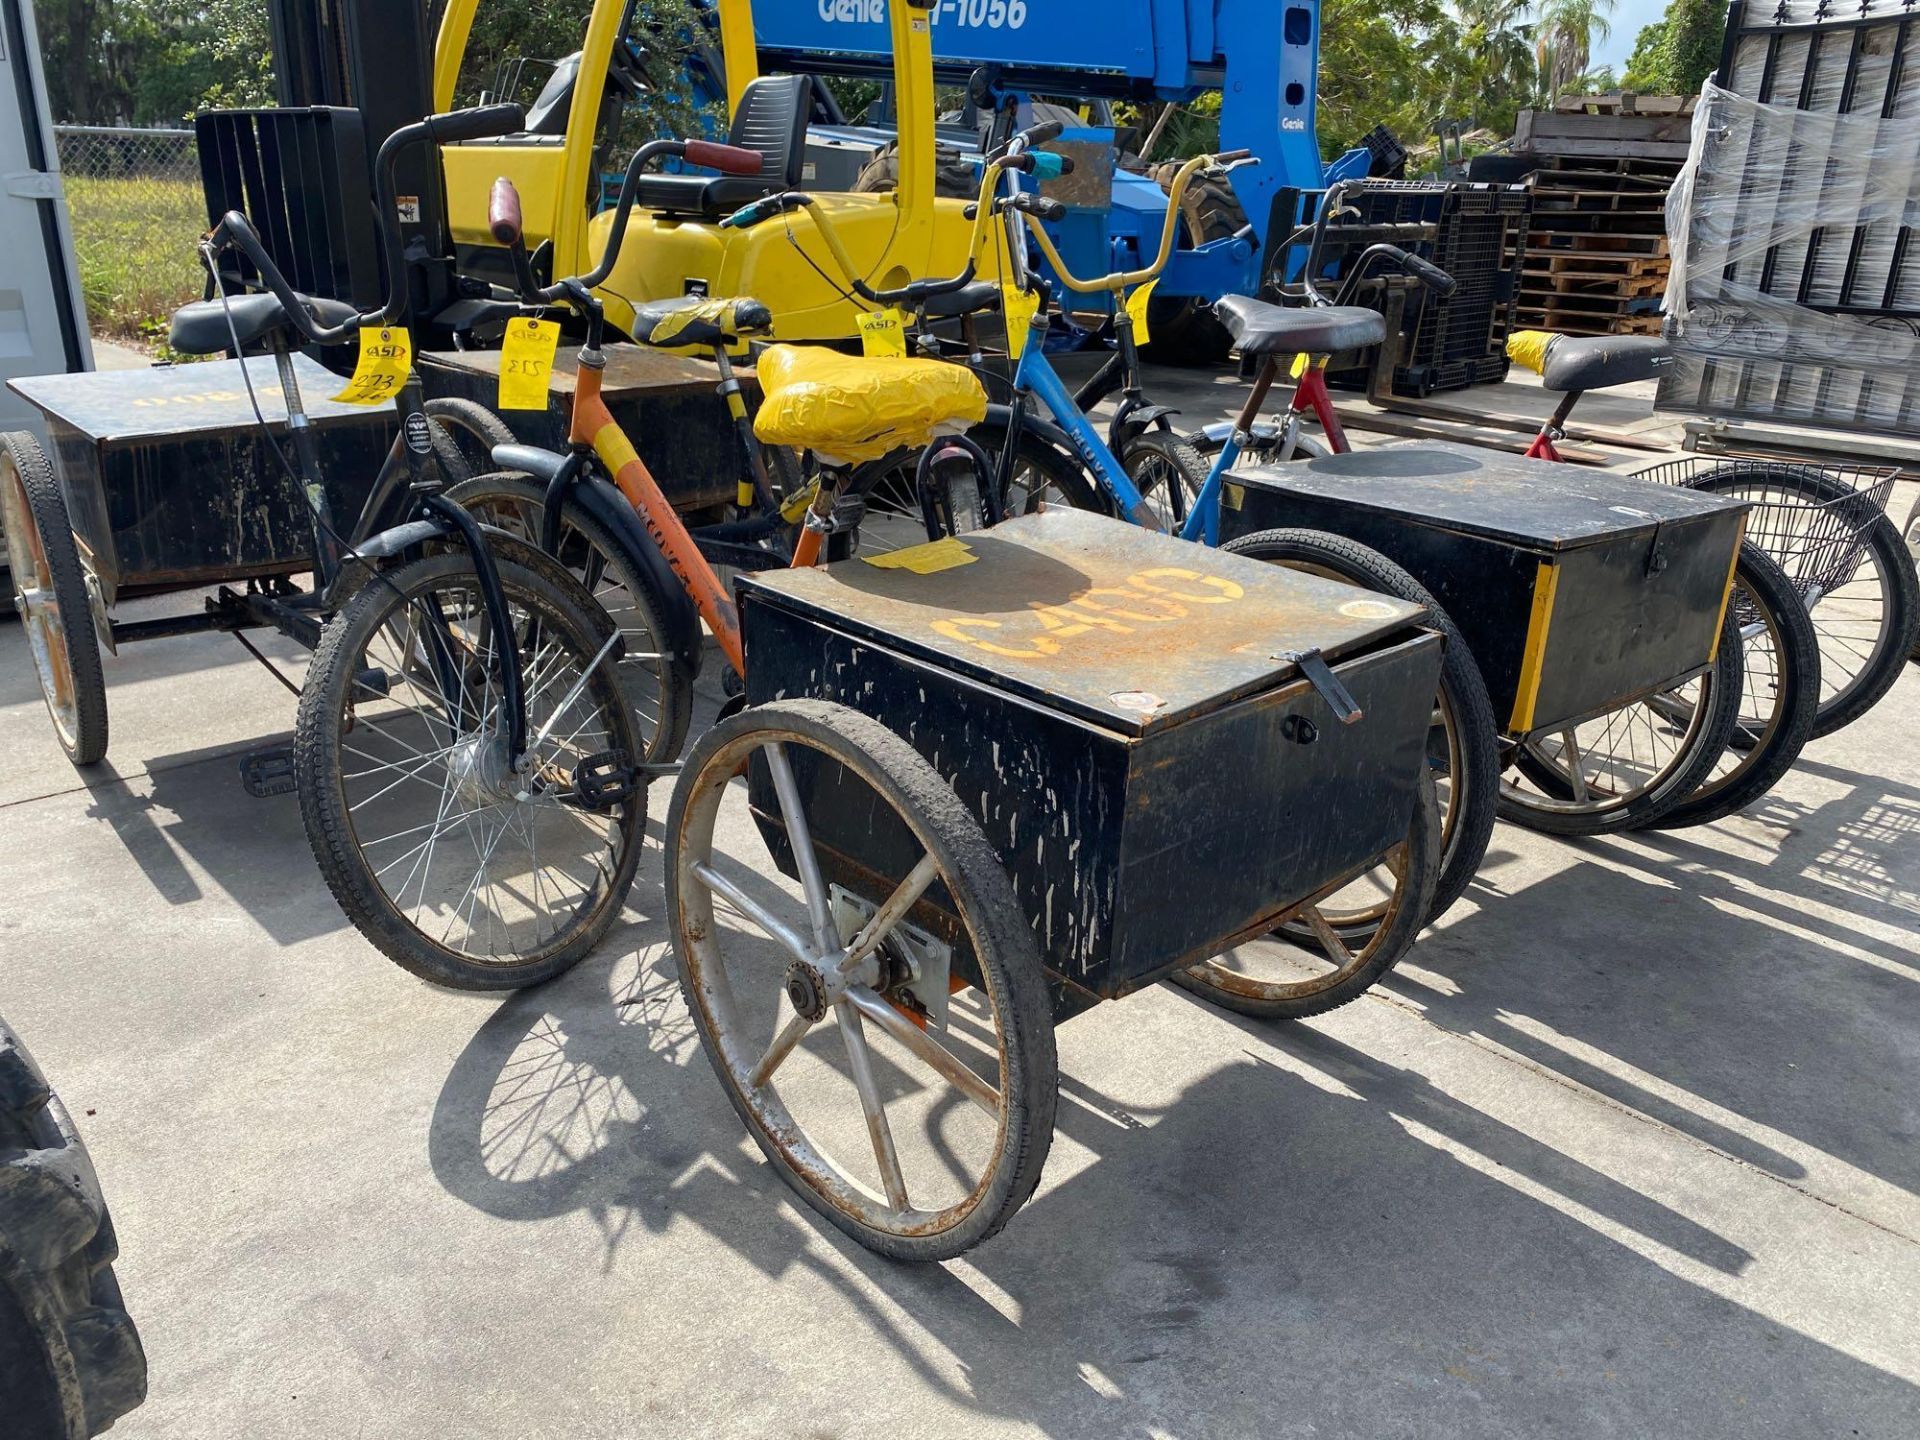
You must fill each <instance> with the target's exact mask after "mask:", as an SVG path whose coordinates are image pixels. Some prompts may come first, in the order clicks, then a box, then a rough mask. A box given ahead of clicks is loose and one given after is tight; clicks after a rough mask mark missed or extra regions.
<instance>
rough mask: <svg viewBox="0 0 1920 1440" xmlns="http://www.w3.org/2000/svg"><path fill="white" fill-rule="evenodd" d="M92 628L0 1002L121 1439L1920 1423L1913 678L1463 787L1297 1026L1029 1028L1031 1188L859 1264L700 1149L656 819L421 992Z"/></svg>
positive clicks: (1187, 1008) (166, 658) (1155, 1002)
mask: <svg viewBox="0 0 1920 1440" xmlns="http://www.w3.org/2000/svg"><path fill="white" fill-rule="evenodd" d="M1230 400H1231V392H1228V393H1227V394H1226V395H1224V396H1223V402H1224V403H1230ZM1222 408H1224V404H1223V407H1222ZM1190 418H1194V419H1196V420H1197V419H1198V418H1202V417H1200V416H1198V415H1192V416H1191V417H1190ZM278 653H280V654H281V655H282V656H283V657H284V658H286V659H287V660H288V662H289V663H290V664H291V665H293V666H294V667H295V668H296V672H297V665H298V660H297V657H296V656H295V655H294V654H293V652H291V651H290V650H288V649H286V648H285V647H281V649H280V650H279V651H278ZM108 664H109V677H110V683H111V685H112V692H111V704H112V707H113V723H114V735H115V739H114V744H113V748H112V750H111V752H110V764H111V766H112V767H113V768H112V769H111V770H110V771H105V772H103V773H102V774H100V775H87V776H80V775H77V774H76V773H75V772H74V771H73V770H71V769H70V768H69V767H67V765H66V764H65V761H64V760H63V759H62V758H61V756H60V755H59V752H58V750H57V747H56V746H55V744H54V742H53V739H52V735H51V732H50V730H49V728H48V726H47V723H46V719H45V716H44V713H43V712H42V710H41V708H40V702H39V699H38V695H37V691H36V690H35V688H34V684H33V680H32V676H31V671H30V668H29V666H28V663H27V659H26V655H25V649H24V644H23V642H22V639H21V636H20V633H19V630H18V628H17V626H14V625H13V624H11V623H7V624H5V625H4V626H0V744H4V747H5V753H6V754H7V755H8V756H9V757H10V760H11V762H12V763H11V764H10V765H9V766H8V767H7V769H6V772H5V774H4V775H0V956H3V957H4V963H3V964H0V1013H4V1014H5V1015H6V1016H7V1018H8V1019H9V1021H10V1022H11V1023H12V1024H14V1025H15V1026H16V1027H18V1028H19V1029H20V1030H21V1032H22V1034H23V1035H24V1036H25V1037H26V1039H27V1041H28V1043H29V1044H30V1045H32V1047H33V1048H34V1051H35V1053H36V1055H37V1056H38V1058H39V1059H40V1061H41V1062H42V1064H43V1065H44V1066H45V1067H46V1069H47V1070H48V1072H49V1074H50V1075H51V1077H52V1078H53V1080H54V1083H55V1084H56V1085H57V1086H58V1087H59V1088H60V1089H61V1091H62V1092H63V1094H64V1096H65V1098H66V1099H67V1102H68V1104H69V1106H70V1107H71V1108H72V1109H73V1111H74V1113H75V1115H76V1116H77V1117H78V1118H79V1119H80V1122H81V1124H82V1126H83V1127H84V1131H85V1133H86V1136H87V1138H88V1141H89V1143H90V1145H91V1147H92V1150H93V1153H94V1156H95V1159H96V1161H97V1162H98V1164H99V1166H100V1168H101V1171H102V1174H103V1178H104V1181H105V1184H106V1187H107V1191H108V1195H109V1198H110V1201H111V1203H112V1204H113V1206H114V1212H115V1219H116V1223H117V1226H118V1229H119V1233H120V1239H121V1246H122V1260H121V1263H120V1266H119V1273H120V1275H121V1279H122V1282H123V1284H124V1287H125V1290H126V1293H127V1298H128V1303H129V1307H130V1309H131V1310H132V1312H133V1314H134V1316H135V1318H136V1320H137V1321H138V1323H139V1325H140V1327H141V1332H142V1335H143V1337H144V1339H145V1342H146V1346H147V1351H148V1356H149V1361H150V1365H151V1396H150V1399H149V1400H148V1402H147V1404H146V1405H145V1406H144V1407H143V1408H141V1409H139V1410H137V1411H135V1412H134V1413H133V1414H131V1415H129V1416H128V1417H127V1418H126V1419H124V1420H123V1421H121V1422H120V1424H119V1425H118V1426H117V1427H116V1429H115V1432H114V1433H115V1434H116V1435H125V1436H127V1437H128V1440H141V1437H175V1436H177V1437H195V1440H205V1437H227V1436H246V1437H257V1436H281V1435H288V1436H292V1435H299V1436H328V1437H333V1436H342V1437H358V1436H366V1437H388V1436H421V1435H462V1436H494V1435H498V1436H514V1437H521V1436H567V1437H576V1436H583V1437H584V1436H596V1437H597V1436H609V1437H613V1436H652V1435H661V1436H689V1435H702V1436H704V1435H727V1436H735V1435H738V1436H765V1437H789V1436H792V1437H799V1436H806V1437H815V1436H819V1437H826V1436H833V1437H868V1436H872V1437H883V1436H884V1437H951V1436H974V1435H1044V1436H1051V1437H1063V1440H1064V1437H1082V1436H1085V1437H1107V1436H1140V1437H1150V1436H1151V1437H1178V1440H1200V1437H1216V1436H1219V1437H1225V1436H1247V1435H1260V1436H1354V1437H1370V1440H1371V1437H1389V1436H1409V1437H1412V1436H1422V1437H1424V1436H1454V1435H1461V1436H1465V1435H1472V1436H1509V1435H1511V1436H1516V1437H1518V1436H1526V1437H1539V1436H1543V1435H1551V1436H1636V1437H1637V1436H1649V1435H1686V1436H1689V1437H1694V1436H1698V1437H1715V1436H1728V1437H1735V1436H1738V1437H1743V1440H1744V1437H1753V1436H1793V1437H1802V1436H1849V1437H1850V1436H1856V1435H1857V1436H1863V1437H1885V1440H1894V1437H1903V1436H1910V1435H1912V1434H1913V1433H1915V1429H1916V1420H1915V1417H1916V1415H1920V1389H1916V1381H1920V1306H1916V1305H1915V1303H1914V1302H1915V1298H1916V1296H1920V1101H1916V1098H1915V1097H1916V1096H1920V1018H1916V1005H1915V993H1916V992H1915V990H1914V988H1913V987H1914V986H1915V983H1916V980H1920V843H1916V840H1915V836H1916V834H1920V755H1916V752H1915V749H1914V745H1913V736H1914V734H1915V723H1916V718H1917V717H1920V672H1915V671H1913V670H1911V669H1910V670H1909V672H1908V674H1907V675H1906V676H1905V677H1904V678H1903V679H1902V680H1901V682H1900V684H1899V686H1898V687H1897V688H1896V689H1895V691H1894V692H1893V694H1892V695H1891V696H1890V697H1889V698H1888V699H1887V700H1886V701H1885V702H1884V703H1883V704H1882V705H1881V706H1880V707H1879V708H1878V709H1877V710H1876V711H1874V712H1873V713H1872V714H1871V715H1870V716H1868V717H1867V718H1866V719H1865V720H1863V721H1862V722H1860V723H1859V724H1858V725H1856V726H1854V727H1852V728H1851V729H1848V730H1846V731H1843V732H1841V733H1840V734H1838V735H1836V736H1834V737H1831V738H1829V739H1827V740H1824V741H1820V742H1816V743H1815V744H1814V745H1813V746H1811V747H1810V748H1809V749H1808V751H1807V752H1806V755H1805V757H1804V758H1803V760H1802V762H1801V764H1800V765H1799V766H1798V767H1797V768H1796V770H1795V771H1794V773H1793V774H1792V775H1790V776H1789V777H1788V779H1787V780H1786V782H1785V783H1784V784H1783V785H1782V786H1781V787H1780V788H1779V790H1778V791H1777V792H1776V793H1775V794H1774V795H1773V796H1771V797H1769V798H1768V799H1767V800H1766V801H1765V802H1763V803H1762V804H1761V805H1759V806H1757V807H1756V808H1755V809H1754V810H1753V811H1751V812H1749V813H1748V814H1746V815H1744V816H1741V817H1737V818H1734V819H1731V820H1728V821H1723V822H1721V823H1719V824H1716V825H1713V826H1710V827H1706V828H1704V829H1696V830H1689V831H1681V832H1678V833H1675V834H1672V835H1661V836H1635V837H1627V838H1622V839H1616V840H1608V841H1599V842H1585V843H1580V844H1568V843H1565V842H1559V841H1554V840H1550V839H1547V838H1545V837H1541V836H1535V835H1532V834H1530V833H1528V832H1525V831H1521V830H1516V829H1513V828H1511V827H1507V826H1502V827H1501V829H1500V831H1499V832H1498V834H1497V835H1496V836H1495V840H1494V844H1493V849H1492V853H1491V854H1490V855H1489V858H1488V863H1487V866H1486V869H1485V871H1484V872H1483V874H1482V876H1481V878H1480V880H1479V882H1478V883H1477V884H1476V886H1475V887H1474V889H1473V890H1472V891H1471V892H1470V893H1469V896H1468V898H1467V899H1466V900H1465V901H1463V902H1462V903H1461V904H1460V905H1459V906H1458V907H1456V908H1455V910H1454V911H1453V912H1452V913H1451V914H1450V915H1449V916H1448V917H1447V918H1446V919H1445V921H1444V922H1443V923H1442V924H1440V925H1439V926H1437V927H1435V928H1434V929H1432V930H1431V931H1429V933H1428V935H1427V936H1426V937H1425V938H1424V939H1423V941H1422V942H1421V944H1420V946H1419V947H1418V949H1417V950H1416V951H1415V952H1414V954H1413V955H1412V956H1411V957H1410V958H1409V960H1408V961H1407V962H1406V963H1405V964H1403V965H1402V967H1401V968H1400V970H1399V971H1398V972H1397V973H1396V974H1395V975H1394V976H1393V977H1392V979H1391V980H1390V981H1389V982H1388V984H1387V985H1386V986H1384V987H1383V989H1382V990H1381V991H1379V992H1377V993H1376V994H1374V995H1371V996H1369V997H1367V998H1366V999H1364V1000H1362V1001H1360V1002H1358V1003H1356V1004H1354V1005H1352V1006H1350V1007H1348V1008H1347V1009H1345V1010H1342V1011H1339V1012H1337V1013H1335V1014H1334V1015H1331V1016H1328V1017H1326V1018H1324V1019H1322V1020H1319V1021H1315V1022H1312V1023H1309V1024H1302V1025H1292V1026H1269V1025H1260V1024H1255V1023H1252V1022H1245V1021H1240V1020H1237V1019H1235V1018H1233V1017H1230V1016H1227V1015H1225V1014H1222V1013H1220V1012H1217V1011H1214V1010H1212V1009H1209V1008H1207V1007H1206V1006H1204V1005H1202V1004H1200V1003H1199V1002H1197V1001H1195V1000H1193V999H1192V998H1190V997H1188V996H1186V995H1184V994H1181V993H1179V992H1175V991H1172V990H1170V989H1166V988H1164V987H1162V988H1156V989H1153V990H1150V991H1148V992H1146V993H1144V994H1142V995H1140V996H1137V997H1134V998H1132V999H1129V1000H1127V1001H1125V1002H1122V1003H1119V1004H1116V1005H1110V1006H1105V1007H1101V1008H1100V1009H1098V1010H1096V1011H1094V1012H1092V1013H1091V1014H1089V1015H1087V1016H1085V1017H1082V1018H1080V1019H1078V1020H1075V1021H1073V1022H1072V1023H1070V1024H1069V1025H1067V1026H1066V1027H1064V1028H1063V1029H1062V1030H1061V1031H1060V1032H1059V1044H1060V1055H1061V1063H1062V1070H1063V1076H1062V1093H1061V1107H1060V1120H1059V1133H1058V1138H1057V1139H1056V1142H1055V1145H1054V1149H1053V1154H1052V1158H1051V1161H1050V1163H1049V1165H1048V1169H1047V1174H1046V1178H1045V1180H1044V1181H1043V1182H1042V1186H1041V1189H1040V1192H1039V1194H1038V1195H1037V1196H1036V1198H1035V1199H1034V1201H1033V1202H1032V1203H1031V1204H1030V1205H1028V1207H1027V1208H1026V1209H1025V1210H1023V1211H1022V1212H1021V1213H1020V1214H1019V1215H1018V1216H1016V1217H1015V1219H1014V1220H1013V1222H1012V1223H1011V1225H1010V1226H1009V1227H1008V1229H1007V1230H1006V1231H1005V1232H1004V1233H1003V1234H1002V1235H1001V1236H999V1237H998V1238H996V1239H995V1240H993V1241H991V1242H989V1243H988V1244H986V1245H985V1246H983V1247H981V1248H980V1249H979V1250H977V1251H975V1252H974V1253H973V1254H972V1255H970V1256H969V1257H967V1258H966V1259H964V1260H962V1261H959V1262H955V1263H953V1264H950V1265H948V1266H945V1267H940V1268H926V1269H903V1268H900V1267H897V1266H894V1265H891V1264H889V1263H887V1262H885V1261H882V1260H879V1259H878V1258H876V1257H874V1256H872V1255H869V1254H868V1253H866V1252H865V1251H863V1250H860V1249H859V1248H858V1247H855V1246H853V1245H852V1244H850V1243H849V1242H846V1241H845V1240H843V1239H841V1238H840V1237H839V1235H838V1233H837V1232H834V1231H831V1230H829V1229H828V1228H827V1227H825V1226H824V1225H822V1224H820V1223H818V1222H816V1221H815V1219H814V1218H813V1217H812V1215H811V1212H809V1211H807V1210H806V1209H805V1208H804V1207H802V1206H800V1205H799V1204H798V1203H797V1202H796V1201H794V1200H793V1199H792V1198H791V1197H790V1196H789V1194H788V1192H787V1191H786V1189H785V1187H784V1186H783V1185H782V1184H781V1183H780V1181H779V1180H778V1179H777V1177H775V1176H774V1175H773V1174H772V1173H771V1172H770V1171H769V1169H768V1168H767V1167H766V1166H765V1165H764V1164H763V1163H762V1162H761V1160H760V1158H759V1155H758V1152H757V1151H756V1150H755V1149H754V1148H753V1147H752V1145H751V1143H750V1142H749V1141H748V1140H747V1139H746V1138H745V1136H744V1135H743V1133H742V1131H741V1129H740V1126H739V1122H738V1120H737V1119H736V1117H735V1116H734V1114H733V1112H732V1111H731V1109H730V1108H729V1107H728V1105H727V1103H726V1101H725V1099H724V1097H723V1095H722V1093H721V1090H720V1088H719V1085H718V1083H717V1081H716V1079H715V1078H714V1076H713V1075H712V1073H711V1071H710V1070H709V1068H708V1065H707V1062H706V1059H705V1057H704V1055H703V1054H702V1053H701V1051H700V1047H699V1044H698V1040H697V1037H696V1036H695V1035H694V1033H693V1031H692V1028H691V1023H690V1021H689V1019H688V1016H687V1013H686V1011H685V1009H684V1007H683V1006H682V1004H681V1002H680V999H679V995H678V990H677V986H676V984H675V981H674V977H673V963H672V956H671V954H670V952H669V951H668V949H667V948H666V946H665V943H664V927H663V921H662V913H661V912H662V906H661V897H660V853H659V850H658V847H657V844H650V845H649V849H648V853H647V857H646V859H645V860H644V861H643V864H642V870H641V880H640V883H639V884H638V885H637V886H636V888H635V890H634V893H633V897H632V901H631V904H630V908H629V912H628V914H627V916H626V919H625V922H624V923H623V925H622V926H621V928H620V929H619V930H618V931H617V932H616V934H615V936H614V937H613V939H612V940H611V941H610V942H609V943H608V944H607V945H606V946H605V947H604V948H603V950H602V952H601V953H600V954H599V955H597V956H596V957H594V958H593V959H591V960H589V961H588V962H586V963H585V964H583V965H581V966H580V967H579V968H578V969H577V970H576V971H574V972H573V973H572V974H571V975H569V976H567V977H566V978H565V979H563V980H562V981H560V982H557V983H556V984H553V985H551V986H548V987H545V988H543V989H540V990H537V991H532V992H528V993H525V994H522V995H518V996H512V997H508V998H506V999H501V998H499V997H480V996H467V995H454V994H449V993H445V992H441V991H436V990H432V989H429V988H428V987H426V986H424V985H421V984H419V983H417V982H415V981H413V980H412V979H411V978H410V977H408V976H406V975H405V974H403V973H402V972H400V971H399V970H397V969H396V968H395V967H393V966H392V965H390V964H389V963H388V962H387V961H385V960H384V959H383V958H381V957H380V956H379V955H378V954H377V953H376V952H375V951H374V950H373V949H372V948H371V947H370V946H368V945H367V944H366V943H365V942H364V941H362V940H361V939H360V938H359V936H358V935H357V934H356V933H355V932H354V931H352V930H351V929H350V928H348V927H347V926H346V924H345V922H344V920H343V918H342V917H341V915H340V913H339V911H338V909H337V908H336V907H335V906H334V904H333V902H332V900H331V899H330V898H329V897H328V896H327V894H326V892H325V890H324V888H323V887H322V886H321V884H320V881H319V879H318V877H317V875H316V873H315V870H314V867H313V862H312V859H311V857H310V856H309V854H308V851H307V847H306V841H305V838H304V835H303V833H302V830H301V825H300V819H299V813H298V807H297V804H296V802H295V801H294V800H292V799H291V798H285V799H280V800H273V801H255V800H251V799H249V798H248V797H247V796H246V795H245V793H244V792H243V791H242V789H241V787H240V784H239V776H238V772H237V760H236V758H235V757H236V753H237V751H238V750H240V749H243V748H245V747H246V746H247V745H249V744H253V743H258V742H259V741H260V740H261V739H263V738H264V737H269V736H277V735H280V734H284V732H285V730H286V727H287V726H288V724H289V723H290V718H291V707H292V697H291V696H289V695H287V694H286V693H285V691H284V690H282V689H281V688H280V687H279V686H278V685H277V684H276V683H275V682H274V681H273V680H272V679H271V677H269V676H267V675H266V674H265V673H264V672H262V671H261V670H260V669H259V667H257V666H255V665H254V664H253V663H252V662H251V661H249V660H248V659H247V658H246V657H245V656H244V654H243V653H242V652H240V651H239V650H238V648H237V647H236V646H234V645H233V644H232V642H231V641H229V640H225V639H214V638H207V639H196V640H175V641H165V642H157V643H155V644H152V645H149V646H145V647H137V648H132V649H130V650H129V651H128V653H127V654H126V655H124V656H123V657H122V658H121V659H119V660H117V661H113V660H110V661H109V662H108ZM712 678H713V670H712V667H710V668H709V676H708V679H709V683H711V680H712ZM714 698H715V697H713V696H711V695H710V696H709V697H708V701H707V710H706V711H705V712H703V713H710V708H711V704H712V703H713V700H714ZM665 801H666V792H665V790H664V788H661V787H656V789H655V791H654V795H653V807H654V813H655V817H656V818H655V820H654V822H653V824H652V832H653V835H654V837H655V839H656V840H657V836H658V819H657V817H658V815H659V813H660V812H661V811H662V810H664V807H665ZM725 845H726V848H728V849H729V850H730V851H731V852H732V853H733V854H735V855H736V856H738V857H739V858H741V859H743V860H751V859H752V857H753V855H754V849H755V846H756V845H757V841H755V840H754V839H753V838H752V837H751V836H749V835H746V834H742V833H739V832H737V831H736V832H734V833H731V834H729V835H727V836H726V837H725Z"/></svg>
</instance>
